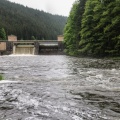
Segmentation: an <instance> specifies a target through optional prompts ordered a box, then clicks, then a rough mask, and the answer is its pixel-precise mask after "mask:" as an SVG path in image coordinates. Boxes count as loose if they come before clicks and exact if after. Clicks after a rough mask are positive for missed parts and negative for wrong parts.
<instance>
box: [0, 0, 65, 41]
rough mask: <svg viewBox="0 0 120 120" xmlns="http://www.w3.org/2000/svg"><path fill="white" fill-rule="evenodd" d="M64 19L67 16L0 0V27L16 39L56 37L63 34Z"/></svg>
mask: <svg viewBox="0 0 120 120" xmlns="http://www.w3.org/2000/svg"><path fill="white" fill-rule="evenodd" d="M66 20H67V17H63V16H59V15H52V14H49V13H45V12H43V11H39V10H34V9H32V8H28V7H24V6H22V5H19V4H15V3H11V2H9V1H7V0H0V29H5V32H6V34H7V35H9V34H14V35H17V37H18V39H24V40H26V39H33V38H35V39H39V40H40V39H57V35H60V34H63V29H64V26H65V23H66Z"/></svg>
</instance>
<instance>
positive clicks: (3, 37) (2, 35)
mask: <svg viewBox="0 0 120 120" xmlns="http://www.w3.org/2000/svg"><path fill="white" fill-rule="evenodd" d="M0 39H1V40H6V32H5V29H4V28H1V29H0Z"/></svg>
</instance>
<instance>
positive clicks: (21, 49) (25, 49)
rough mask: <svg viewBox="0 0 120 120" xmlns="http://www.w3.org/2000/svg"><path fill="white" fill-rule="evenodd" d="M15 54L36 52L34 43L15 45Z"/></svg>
mask: <svg viewBox="0 0 120 120" xmlns="http://www.w3.org/2000/svg"><path fill="white" fill-rule="evenodd" d="M13 54H32V55H34V54H35V47H34V45H17V46H15V45H14V47H13Z"/></svg>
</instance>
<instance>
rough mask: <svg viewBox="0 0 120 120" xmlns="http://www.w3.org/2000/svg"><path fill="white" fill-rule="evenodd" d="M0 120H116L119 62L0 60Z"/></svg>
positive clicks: (34, 58)
mask: <svg viewBox="0 0 120 120" xmlns="http://www.w3.org/2000/svg"><path fill="white" fill-rule="evenodd" d="M0 73H2V74H3V75H4V78H5V79H6V80H3V81H0V120H120V61H116V62H115V61H113V60H101V59H88V58H76V57H69V56H64V55H61V56H60V55H56V56H54V55H51V56H49V55H48V56H47V55H46V56H44V55H41V56H0Z"/></svg>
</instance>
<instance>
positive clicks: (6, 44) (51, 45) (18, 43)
mask: <svg viewBox="0 0 120 120" xmlns="http://www.w3.org/2000/svg"><path fill="white" fill-rule="evenodd" d="M0 49H1V50H2V51H1V50H0V54H1V55H3V54H35V55H38V54H41V53H44V52H46V54H47V53H48V52H51V53H54V52H57V53H60V52H61V53H62V51H63V49H64V46H63V42H62V40H59V41H58V40H17V39H16V36H13V35H12V36H11V37H9V41H8V40H6V41H3V40H0ZM3 50H4V51H3Z"/></svg>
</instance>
